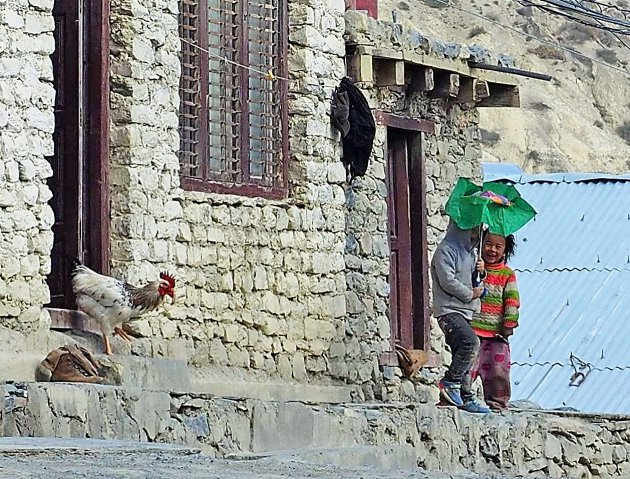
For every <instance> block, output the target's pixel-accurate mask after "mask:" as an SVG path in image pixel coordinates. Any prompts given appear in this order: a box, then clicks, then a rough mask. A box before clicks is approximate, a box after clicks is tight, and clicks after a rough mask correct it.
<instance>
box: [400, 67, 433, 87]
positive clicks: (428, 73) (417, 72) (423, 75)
mask: <svg viewBox="0 0 630 479" xmlns="http://www.w3.org/2000/svg"><path fill="white" fill-rule="evenodd" d="M407 68H408V70H410V71H411V74H410V76H411V78H410V81H409V88H408V90H407V93H415V92H419V91H431V90H433V88H434V87H435V81H434V79H433V68H424V67H418V66H412V65H409V66H408V67H407Z"/></svg>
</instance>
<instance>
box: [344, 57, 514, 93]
mask: <svg viewBox="0 0 630 479" xmlns="http://www.w3.org/2000/svg"><path fill="white" fill-rule="evenodd" d="M353 58H357V59H356V60H354V62H355V63H356V64H355V65H350V63H351V62H348V63H349V64H348V71H349V72H350V71H351V70H352V68H355V69H358V70H359V73H361V75H360V76H361V77H362V78H365V79H364V80H360V81H366V82H372V81H374V76H373V75H374V74H373V72H372V71H371V69H372V65H371V62H368V58H374V59H378V60H391V61H394V60H396V61H399V60H403V61H404V62H405V63H406V64H407V67H410V66H413V67H423V68H425V69H433V70H434V71H436V72H437V71H440V72H443V73H450V74H458V75H460V76H461V77H462V78H464V77H466V78H476V79H477V80H481V81H484V82H487V83H488V84H496V85H503V86H505V87H517V86H518V79H517V78H515V77H514V75H511V74H509V73H503V72H495V71H489V70H482V69H479V68H471V67H469V66H468V64H467V63H464V62H462V61H461V60H460V59H459V58H453V59H450V58H439V57H437V56H435V55H428V54H424V53H416V52H415V51H412V50H395V49H388V48H376V47H374V46H371V45H356V48H355V55H354V57H353ZM368 64H370V65H369V67H368ZM370 74H371V75H372V77H371V78H370ZM351 76H352V75H351ZM356 78H357V81H359V80H358V77H356ZM480 88H481V91H477V90H475V94H476V95H477V96H478V97H477V99H478V100H480V99H482V98H483V90H484V89H485V87H484V86H481V87H480ZM455 96H457V95H455Z"/></svg>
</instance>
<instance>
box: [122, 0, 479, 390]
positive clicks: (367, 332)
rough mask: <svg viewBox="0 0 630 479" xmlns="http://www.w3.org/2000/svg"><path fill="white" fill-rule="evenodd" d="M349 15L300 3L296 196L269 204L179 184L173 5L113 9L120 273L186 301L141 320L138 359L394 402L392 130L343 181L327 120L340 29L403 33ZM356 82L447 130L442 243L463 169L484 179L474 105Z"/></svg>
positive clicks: (429, 145)
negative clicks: (389, 355)
mask: <svg viewBox="0 0 630 479" xmlns="http://www.w3.org/2000/svg"><path fill="white" fill-rule="evenodd" d="M343 10H344V5H343V2H340V1H337V0H330V1H322V0H311V1H310V2H308V3H305V2H290V3H289V24H290V35H289V57H288V62H289V72H290V79H291V81H290V83H289V135H290V173H289V186H290V191H289V197H288V199H286V200H279V201H269V200H263V199H258V198H246V197H235V196H229V195H218V194H211V193H200V192H190V191H183V190H181V189H180V188H179V183H178V172H179V164H178V159H177V149H178V141H177V130H176V128H177V111H178V96H177V87H178V81H179V63H178V61H177V55H178V52H179V43H178V38H177V29H176V25H177V14H176V4H175V3H162V2H160V1H159V0H155V1H154V3H151V4H143V5H142V6H140V5H139V4H137V3H135V2H134V1H130V0H115V1H114V3H113V4H112V18H113V19H114V21H113V22H112V40H113V49H112V90H113V92H112V122H113V125H112V175H111V176H112V195H113V208H112V210H113V212H114V213H113V227H112V263H113V266H114V274H117V275H120V276H123V277H125V278H127V279H128V280H129V281H131V282H132V283H142V282H144V281H148V280H150V279H152V278H154V277H155V275H156V274H157V272H158V271H159V270H161V269H171V270H174V272H175V274H176V276H177V278H178V280H179V285H178V288H177V289H178V292H179V294H180V299H179V300H178V302H177V303H176V304H175V305H172V306H166V307H165V312H164V313H158V314H154V315H151V316H148V317H147V318H145V319H144V320H142V321H139V322H137V323H136V330H137V332H138V333H139V334H141V335H142V336H143V337H144V339H142V340H141V341H139V342H138V343H137V344H136V346H135V348H136V352H137V353H139V354H147V355H153V356H157V355H166V356H171V357H180V358H185V359H187V360H189V361H190V362H191V363H192V364H194V365H196V366H199V367H206V366H229V367H237V368H243V369H249V370H250V371H252V372H255V373H262V374H263V375H267V376H276V377H277V376H279V377H282V378H285V379H298V380H308V379H314V378H318V379H324V378H327V379H331V378H332V379H338V380H342V381H344V382H348V383H353V384H360V385H363V386H364V387H363V397H362V399H371V398H374V397H375V395H376V396H379V397H384V396H386V395H387V392H386V391H384V390H383V389H382V388H381V387H380V385H382V384H381V383H382V379H381V373H380V371H379V367H378V356H379V354H380V353H382V352H383V351H387V350H389V349H390V346H389V336H390V328H389V319H388V296H389V284H388V274H389V244H388V241H389V238H388V236H387V235H388V231H387V204H386V191H387V185H386V181H385V175H386V173H385V172H386V171H387V165H386V164H385V159H384V152H383V148H384V140H385V137H386V129H385V128H384V127H382V126H379V127H378V131H377V136H376V141H375V145H374V153H373V158H372V161H371V162H370V167H369V169H368V173H367V175H366V176H365V177H363V178H357V179H355V180H354V182H353V184H352V185H347V184H346V175H345V170H344V168H343V166H342V164H341V162H340V158H341V153H340V141H339V136H338V133H336V132H335V131H334V130H333V129H332V128H331V126H330V121H329V118H328V116H327V113H328V110H329V102H330V97H331V93H332V90H333V89H334V87H335V86H336V85H338V83H339V80H340V79H341V77H342V76H343V75H344V72H345V65H344V55H345V43H344V35H345V36H346V37H347V38H349V39H351V40H356V39H357V38H356V36H357V35H362V36H361V39H360V41H361V43H363V44H376V42H378V45H380V46H384V47H386V46H391V47H400V46H401V41H402V40H399V41H397V42H392V40H391V38H393V37H392V35H391V29H392V25H391V24H388V23H385V22H380V23H377V22H372V23H371V24H369V25H367V24H366V23H365V22H367V20H366V17H364V16H362V17H356V15H360V14H357V13H356V12H348V13H347V14H346V18H345V19H344V14H343ZM353 15H355V17H353ZM348 18H349V20H348V21H346V20H347V19H348ZM357 18H358V20H357ZM370 21H371V20H370ZM361 22H363V23H361ZM357 25H358V27H357ZM361 25H363V27H365V28H363V27H362V26H361ZM366 25H367V27H366ZM368 27H369V28H368ZM359 30H360V32H359ZM145 32H149V33H148V34H145ZM357 32H359V33H357ZM367 32H369V34H368V33H367ZM403 37H404V36H403ZM403 37H401V38H403ZM405 38H406V37H405ZM387 41H389V42H390V44H388V43H387ZM402 46H403V47H404V48H407V47H406V46H405V45H404V44H403V45H402ZM360 86H361V87H362V88H363V89H364V91H365V93H366V95H367V96H368V98H369V101H370V103H371V106H372V107H374V108H377V109H380V110H384V111H388V112H392V113H396V114H399V115H405V116H411V117H416V118H418V117H419V118H425V119H429V120H432V121H434V122H435V123H436V135H435V136H433V135H428V136H426V141H425V154H426V170H427V210H428V216H429V231H428V237H429V243H430V246H431V247H433V246H435V244H436V242H437V240H438V238H439V236H440V234H441V233H442V232H443V231H444V229H445V225H446V220H445V218H444V216H443V215H442V214H441V208H442V206H443V204H444V202H445V200H446V198H447V195H448V192H449V190H450V188H451V186H452V184H453V183H454V181H455V178H456V176H457V175H468V176H473V177H474V176H478V175H479V168H478V158H479V149H478V140H479V134H478V129H477V123H478V115H477V111H476V110H475V109H474V108H471V107H469V106H467V105H461V104H453V103H450V102H447V101H446V100H440V99H428V98H426V97H425V96H423V95H420V94H418V95H416V96H410V97H407V96H406V92H405V89H404V88H387V89H383V88H379V89H376V88H374V87H373V85H368V84H365V85H360ZM440 344H441V342H440V341H435V345H436V349H437V351H438V352H440V347H439V345H440ZM377 384H379V387H377V388H376V389H375V385H377ZM396 394H398V393H395V392H394V395H393V396H392V394H390V397H394V398H395V397H396Z"/></svg>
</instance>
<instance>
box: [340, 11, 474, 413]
mask: <svg viewBox="0 0 630 479" xmlns="http://www.w3.org/2000/svg"><path fill="white" fill-rule="evenodd" d="M345 18H346V38H347V39H348V41H349V43H352V44H359V45H366V46H373V47H377V48H384V49H400V50H406V51H408V50H412V51H413V50H416V49H420V46H418V45H416V44H415V43H414V42H413V41H412V38H415V37H416V35H419V34H418V33H417V32H416V35H410V34H409V32H406V31H404V30H402V28H401V27H400V25H396V24H392V23H389V22H382V21H376V20H374V19H372V18H369V17H367V16H366V15H364V14H362V13H360V12H357V11H348V12H346V16H345ZM421 38H422V39H423V41H422V42H419V44H420V45H422V48H423V49H424V50H423V51H424V52H425V53H429V51H430V52H432V53H433V54H434V55H440V53H439V52H436V51H434V49H432V48H429V46H431V45H434V43H432V41H431V40H430V39H428V38H424V37H421ZM427 50H429V51H427ZM440 56H442V57H444V55H443V54H441V55H440ZM451 60H452V61H453V62H457V61H460V60H459V58H458V56H455V57H453V58H451ZM358 85H359V86H360V87H361V88H362V90H363V91H364V92H365V93H366V96H367V97H368V101H369V103H370V106H371V107H372V108H375V109H378V110H381V111H384V112H388V113H394V114H397V115H400V116H404V117H410V118H417V119H426V120H430V121H433V122H434V123H435V134H434V135H432V134H424V154H425V171H426V185H427V190H426V193H427V195H426V208H427V220H428V231H427V239H428V247H429V259H430V258H431V257H432V254H433V251H434V249H435V247H436V246H437V243H438V241H439V240H440V239H441V238H442V236H443V234H444V232H445V231H446V227H447V225H448V218H447V217H446V216H445V215H444V212H443V208H444V205H445V203H446V200H447V199H448V196H449V194H450V191H451V189H452V187H453V185H454V184H455V181H456V179H457V178H458V177H459V176H468V177H471V178H474V179H480V173H481V171H480V162H479V161H480V157H481V152H480V149H479V140H480V134H479V128H478V123H479V114H478V111H477V109H476V108H474V105H467V104H459V103H454V102H452V101H449V100H446V99H435V98H429V97H427V95H426V94H425V93H415V94H412V95H408V94H407V93H406V90H407V87H406V86H400V87H376V86H375V85H374V84H371V83H360V84H358ZM386 137H387V127H385V126H384V125H380V124H378V123H377V131H376V139H375V143H374V150H373V155H372V160H371V165H370V167H369V168H368V172H367V174H366V176H365V177H363V178H359V179H356V180H355V181H354V183H353V187H352V189H351V190H349V192H348V198H349V200H348V208H349V212H348V228H347V233H348V237H347V249H346V264H347V266H348V273H347V277H348V289H349V291H348V293H347V295H348V298H349V301H348V306H347V307H348V316H349V318H350V319H349V322H350V324H351V325H352V328H353V329H356V330H358V331H360V332H359V334H357V336H358V339H359V341H360V342H361V344H362V346H363V348H365V349H367V348H368V347H369V349H370V354H369V357H370V358H371V360H372V365H373V369H372V370H373V371H374V374H373V376H372V379H373V380H374V382H376V384H380V385H379V387H377V388H376V389H375V393H376V395H377V397H380V398H383V399H385V398H388V399H400V398H401V397H406V398H407V399H411V398H415V399H418V397H419V398H420V399H421V400H423V401H426V400H428V397H429V396H428V394H429V391H428V390H426V389H425V388H423V387H422V386H420V387H419V388H417V389H418V390H417V391H416V390H414V386H413V385H412V384H411V383H410V382H407V381H405V383H403V388H402V389H401V387H400V386H401V383H400V376H399V374H400V372H399V371H397V372H396V371H392V370H391V368H385V375H384V377H385V378H386V381H385V385H386V386H387V387H386V388H385V389H384V388H383V387H382V385H383V382H382V381H381V379H380V378H381V375H380V374H378V372H377V371H378V369H377V365H376V364H375V361H376V357H377V355H378V354H380V353H381V352H383V351H388V350H390V349H391V347H390V345H389V340H388V338H389V335H390V328H389V317H388V308H389V303H388V299H389V283H388V275H389V244H388V234H389V233H388V226H387V225H388V223H387V215H388V211H387V189H388V185H387V180H386V171H387V169H388V165H387V164H386V160H385V154H384V148H385V140H386ZM415 154H419V152H415ZM410 181H417V179H414V178H410ZM432 322H433V324H432V348H433V351H434V352H435V353H436V354H438V355H443V353H444V346H443V341H442V337H443V335H442V333H441V331H440V330H439V328H438V327H437V324H436V323H435V322H434V321H433V320H432ZM367 345H369V346H367ZM396 374H398V376H397V375H396ZM436 374H437V372H436V371H430V370H425V371H422V373H421V375H420V376H424V382H426V383H429V384H431V383H433V384H434V383H435V379H436ZM362 379H363V380H364V382H365V379H366V378H362ZM374 382H371V383H367V382H366V384H365V386H366V387H365V388H364V392H365V394H366V396H367V397H370V395H371V392H370V388H371V387H372V385H373V384H374Z"/></svg>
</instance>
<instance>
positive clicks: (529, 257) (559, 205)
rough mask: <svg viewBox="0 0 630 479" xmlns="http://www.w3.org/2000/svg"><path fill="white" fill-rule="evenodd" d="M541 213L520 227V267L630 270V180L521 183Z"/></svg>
mask: <svg viewBox="0 0 630 479" xmlns="http://www.w3.org/2000/svg"><path fill="white" fill-rule="evenodd" d="M517 189H518V190H519V192H520V193H521V195H522V196H523V198H525V199H526V200H527V201H528V202H529V203H531V204H532V206H533V207H534V208H535V209H536V211H537V212H538V215H537V216H536V218H535V219H534V220H532V221H530V222H529V223H528V224H527V225H525V227H524V228H522V229H521V230H520V231H518V234H517V239H518V246H519V250H518V254H517V255H515V256H514V261H513V266H515V267H516V268H517V269H521V270H530V271H541V270H552V269H586V268H588V269H597V270H601V269H625V270H630V180H628V181H608V180H602V181H596V182H577V183H575V182H573V183H569V182H565V181H563V182H560V183H535V182H530V183H526V184H519V185H517Z"/></svg>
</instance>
